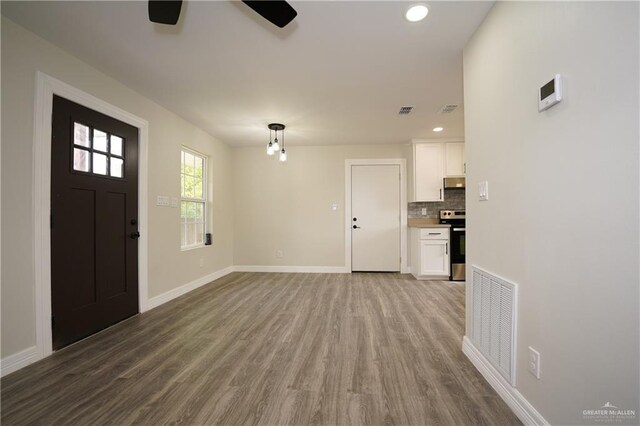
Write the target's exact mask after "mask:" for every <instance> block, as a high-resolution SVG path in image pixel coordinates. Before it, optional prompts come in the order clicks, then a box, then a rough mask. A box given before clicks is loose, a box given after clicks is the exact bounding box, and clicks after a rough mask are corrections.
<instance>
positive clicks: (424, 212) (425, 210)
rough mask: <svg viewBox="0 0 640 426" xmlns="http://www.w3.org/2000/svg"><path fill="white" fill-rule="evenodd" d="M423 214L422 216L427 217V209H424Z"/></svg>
mask: <svg viewBox="0 0 640 426" xmlns="http://www.w3.org/2000/svg"><path fill="white" fill-rule="evenodd" d="M421 213H422V216H426V215H427V208H426V207H423V208H422V212H421Z"/></svg>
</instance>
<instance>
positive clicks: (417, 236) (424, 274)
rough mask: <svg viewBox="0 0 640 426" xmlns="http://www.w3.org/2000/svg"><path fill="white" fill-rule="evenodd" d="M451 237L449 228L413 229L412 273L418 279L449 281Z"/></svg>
mask: <svg viewBox="0 0 640 426" xmlns="http://www.w3.org/2000/svg"><path fill="white" fill-rule="evenodd" d="M449 235H450V229H449V228H443V227H434V228H411V273H412V274H413V275H414V276H415V277H416V278H417V279H436V280H446V279H449V272H450V253H449V251H450V246H449Z"/></svg>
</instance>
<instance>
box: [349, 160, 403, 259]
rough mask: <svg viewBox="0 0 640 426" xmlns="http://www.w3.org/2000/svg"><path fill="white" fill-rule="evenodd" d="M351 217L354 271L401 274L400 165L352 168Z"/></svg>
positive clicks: (355, 166)
mask: <svg viewBox="0 0 640 426" xmlns="http://www.w3.org/2000/svg"><path fill="white" fill-rule="evenodd" d="M351 216H352V217H351V223H350V224H349V225H350V226H351V270H352V271H400V166H399V165H397V164H394V165H352V166H351ZM354 226H355V228H354Z"/></svg>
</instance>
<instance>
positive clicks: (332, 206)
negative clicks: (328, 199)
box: [331, 203, 338, 211]
mask: <svg viewBox="0 0 640 426" xmlns="http://www.w3.org/2000/svg"><path fill="white" fill-rule="evenodd" d="M331 210H333V211H336V210H338V204H337V203H333V204H331Z"/></svg>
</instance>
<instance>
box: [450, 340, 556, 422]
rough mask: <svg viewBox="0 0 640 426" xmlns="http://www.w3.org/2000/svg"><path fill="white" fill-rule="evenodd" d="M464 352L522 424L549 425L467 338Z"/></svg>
mask: <svg viewBox="0 0 640 426" xmlns="http://www.w3.org/2000/svg"><path fill="white" fill-rule="evenodd" d="M462 352H464V354H465V355H466V356H467V358H469V360H470V361H471V363H472V364H473V365H474V366H475V367H476V368H477V369H478V371H480V373H482V375H483V376H484V378H485V379H487V381H488V382H489V384H490V385H491V387H492V388H493V389H495V391H496V392H497V393H498V395H500V397H501V398H502V399H503V400H504V402H506V403H507V405H508V406H509V408H511V411H513V412H514V414H515V415H516V416H518V418H519V419H520V420H521V421H522V423H524V424H525V425H543V426H546V425H549V422H548V421H547V420H545V418H544V417H542V414H540V413H539V412H538V411H537V410H536V409H535V408H534V407H533V405H531V404H530V403H529V401H527V400H526V398H525V397H524V396H522V394H521V393H520V392H518V390H517V389H516V388H514V387H513V386H511V385H510V384H509V382H507V381H506V380H505V378H504V377H502V374H500V373H499V372H498V370H496V369H495V368H494V367H493V366H492V365H491V364H490V363H489V361H487V359H486V358H485V357H484V355H482V353H480V351H479V350H478V348H476V347H475V345H474V344H473V342H471V340H470V339H469V338H468V337H467V336H464V338H463V339H462Z"/></svg>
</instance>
